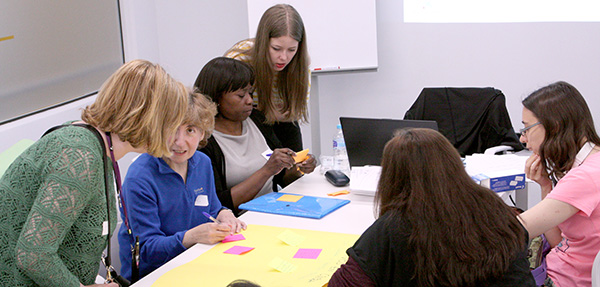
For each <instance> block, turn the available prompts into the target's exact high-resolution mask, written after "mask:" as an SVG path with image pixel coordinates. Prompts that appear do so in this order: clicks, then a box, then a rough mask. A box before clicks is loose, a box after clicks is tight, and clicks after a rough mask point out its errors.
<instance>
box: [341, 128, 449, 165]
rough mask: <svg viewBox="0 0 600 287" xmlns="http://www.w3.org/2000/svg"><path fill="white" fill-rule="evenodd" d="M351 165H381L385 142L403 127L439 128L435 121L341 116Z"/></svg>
mask: <svg viewBox="0 0 600 287" xmlns="http://www.w3.org/2000/svg"><path fill="white" fill-rule="evenodd" d="M340 124H341V125H342V132H343V133H344V141H345V143H346V151H347V152H348V160H349V162H350V166H351V167H352V166H364V165H381V155H382V154H383V148H384V147H385V144H386V143H387V142H388V141H389V140H390V139H392V137H393V136H394V132H395V131H396V130H398V129H402V128H430V129H434V130H436V131H437V130H438V127H437V123H436V122H435V121H421V120H398V119H370V118H350V117H340Z"/></svg>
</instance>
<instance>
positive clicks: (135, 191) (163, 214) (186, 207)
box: [119, 151, 222, 279]
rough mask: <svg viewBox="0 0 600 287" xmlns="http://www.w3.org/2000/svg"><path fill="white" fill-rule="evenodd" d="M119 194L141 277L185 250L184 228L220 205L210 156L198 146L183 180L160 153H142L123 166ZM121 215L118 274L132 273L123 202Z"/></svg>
mask: <svg viewBox="0 0 600 287" xmlns="http://www.w3.org/2000/svg"><path fill="white" fill-rule="evenodd" d="M122 194H123V198H124V202H125V208H126V209H127V216H128V217H129V225H130V227H131V229H132V231H133V234H134V235H135V236H139V240H140V264H139V267H140V272H139V275H140V278H141V277H143V276H145V275H147V274H148V273H150V272H152V271H154V270H155V269H157V268H158V267H160V266H162V265H163V264H165V263H166V262H167V261H169V260H171V259H172V258H173V257H175V256H177V255H179V254H180V253H181V252H183V251H185V247H184V246H183V245H182V241H183V235H184V234H185V232H186V231H188V230H189V229H191V228H193V227H196V226H198V225H200V224H203V223H206V222H208V221H209V219H208V218H206V217H205V216H204V215H203V214H202V212H208V213H210V215H212V216H213V217H215V218H216V217H217V214H218V213H219V211H221V209H222V206H221V202H220V201H219V199H218V198H217V194H216V192H215V182H214V177H213V170H212V165H211V162H210V159H209V158H208V156H206V155H205V154H203V153H201V152H198V151H197V152H196V153H195V154H194V156H192V158H190V159H189V160H188V173H187V180H186V183H184V182H183V179H182V178H181V176H180V175H179V174H178V173H176V172H175V171H174V170H173V169H171V167H169V165H167V163H166V162H165V161H164V160H163V159H161V158H155V157H152V156H150V155H149V154H143V155H141V156H140V157H139V158H138V159H136V160H135V161H134V162H133V163H132V164H131V166H130V167H129V169H128V171H127V176H126V177H125V181H124V182H123V188H122ZM121 219H123V223H122V225H121V229H120V230H119V246H120V247H119V257H120V259H121V275H122V276H124V277H125V278H127V279H131V249H130V248H131V245H132V244H133V238H132V236H131V235H129V234H127V227H126V226H125V222H124V221H125V219H124V213H123V209H122V207H121Z"/></svg>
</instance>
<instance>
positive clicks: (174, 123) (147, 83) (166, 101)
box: [81, 60, 188, 157]
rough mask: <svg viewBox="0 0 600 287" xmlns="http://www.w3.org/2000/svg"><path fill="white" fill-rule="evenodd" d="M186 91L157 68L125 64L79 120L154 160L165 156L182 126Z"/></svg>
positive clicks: (137, 62)
mask: <svg viewBox="0 0 600 287" xmlns="http://www.w3.org/2000/svg"><path fill="white" fill-rule="evenodd" d="M187 108H188V91H187V90H186V88H185V86H184V85H183V84H182V83H180V82H178V81H176V80H174V79H173V78H172V77H171V76H170V75H169V74H167V72H166V71H165V70H164V69H163V68H162V67H160V66H159V65H156V64H153V63H151V62H148V61H145V60H133V61H130V62H127V63H125V64H124V65H123V66H121V67H120V68H119V69H118V70H117V71H116V72H115V73H114V74H112V75H111V76H110V77H109V78H108V79H107V80H106V82H104V84H103V85H102V87H101V88H100V91H99V92H98V96H97V98H96V101H95V102H94V103H93V104H91V105H89V106H87V107H86V108H85V109H84V110H83V111H82V113H81V119H82V120H83V121H85V122H87V123H88V124H90V125H92V126H95V127H97V128H99V129H100V130H103V131H107V132H111V133H114V134H116V135H118V136H119V139H121V140H122V141H127V142H129V143H130V144H131V146H133V147H135V148H137V147H145V148H146V149H147V152H148V153H149V154H151V155H153V156H155V157H162V156H169V155H170V154H171V153H170V151H169V146H170V144H169V142H168V141H169V138H171V137H172V136H173V135H174V134H175V132H176V130H177V128H178V127H179V126H180V125H181V124H182V123H183V120H184V118H185V115H186V111H187Z"/></svg>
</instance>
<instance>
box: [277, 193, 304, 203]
mask: <svg viewBox="0 0 600 287" xmlns="http://www.w3.org/2000/svg"><path fill="white" fill-rule="evenodd" d="M302 197H303V196H302V195H293V194H284V195H282V196H280V197H279V198H277V201H287V202H297V201H298V200H300V198H302Z"/></svg>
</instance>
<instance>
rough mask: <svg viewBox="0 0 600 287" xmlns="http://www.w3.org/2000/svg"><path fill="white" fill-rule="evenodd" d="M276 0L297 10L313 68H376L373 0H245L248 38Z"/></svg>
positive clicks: (276, 2) (375, 28)
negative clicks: (304, 29) (303, 28)
mask: <svg viewBox="0 0 600 287" xmlns="http://www.w3.org/2000/svg"><path fill="white" fill-rule="evenodd" d="M279 3H286V4H290V5H292V6H294V8H296V10H298V13H300V16H301V17H302V20H303V22H304V27H305V28H306V40H307V44H308V52H309V54H310V58H311V65H310V67H311V70H313V71H314V72H317V73H318V72H320V71H343V70H362V69H376V68H377V19H376V11H375V0H352V1H348V0H320V1H319V0H286V1H281V0H279V1H278V0H248V28H249V31H248V35H249V37H250V38H253V37H254V36H255V35H256V27H257V26H258V22H259V21H260V17H261V16H262V14H263V13H264V12H265V11H266V10H267V9H268V8H269V7H271V6H273V5H275V4H279Z"/></svg>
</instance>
